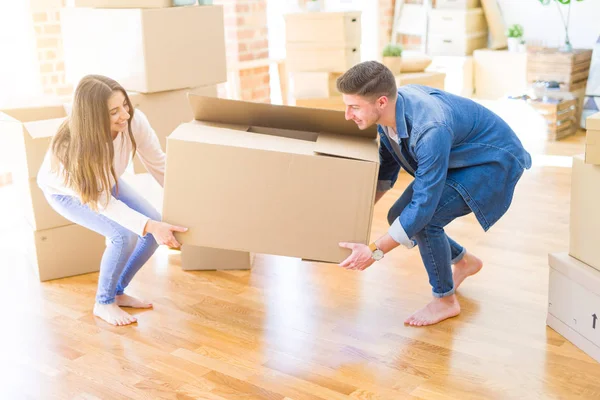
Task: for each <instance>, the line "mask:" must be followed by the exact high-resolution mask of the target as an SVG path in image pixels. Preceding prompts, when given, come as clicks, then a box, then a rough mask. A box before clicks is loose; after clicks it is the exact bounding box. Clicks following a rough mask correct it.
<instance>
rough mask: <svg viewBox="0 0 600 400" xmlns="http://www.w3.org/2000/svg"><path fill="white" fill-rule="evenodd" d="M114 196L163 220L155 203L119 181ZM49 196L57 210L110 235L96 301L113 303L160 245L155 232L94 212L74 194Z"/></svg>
mask: <svg viewBox="0 0 600 400" xmlns="http://www.w3.org/2000/svg"><path fill="white" fill-rule="evenodd" d="M113 196H114V197H116V198H117V199H119V200H121V201H122V202H123V203H125V204H127V205H128V206H129V207H130V208H132V209H134V210H136V211H138V212H140V213H142V214H144V215H145V216H147V217H149V218H151V219H153V220H156V221H160V220H161V216H160V214H159V212H158V211H156V210H155V209H154V207H152V205H151V204H150V203H149V202H148V201H147V200H146V199H144V198H143V197H142V196H140V195H139V194H138V193H137V192H136V191H135V190H134V189H133V188H132V187H131V186H129V185H127V184H126V183H125V182H123V181H122V180H119V193H118V194H117V193H116V192H115V190H114V188H113ZM46 199H47V200H48V202H49V203H50V205H51V206H52V208H53V209H54V210H56V212H58V213H59V214H61V215H62V216H63V217H65V218H66V219H68V220H69V221H72V222H74V223H75V224H78V225H81V226H83V227H85V228H88V229H91V230H93V231H94V232H97V233H99V234H101V235H103V236H105V237H106V238H107V241H106V250H105V251H104V255H103V256H102V262H101V264H100V276H99V278H98V291H97V293H96V302H97V303H99V304H111V303H113V302H114V301H115V296H116V295H121V294H123V292H124V291H125V288H126V287H127V285H129V282H131V279H133V277H134V275H135V274H136V273H137V272H138V271H139V270H140V268H142V266H143V265H144V264H145V263H146V262H147V261H148V259H149V258H150V257H152V255H153V254H154V252H155V251H156V249H157V248H158V243H156V240H155V239H154V237H153V236H152V235H151V234H146V236H144V237H140V236H138V235H136V234H135V233H133V232H131V231H130V230H128V229H125V228H123V227H122V226H121V225H119V224H118V223H116V222H115V221H113V220H111V219H109V218H107V217H105V216H103V215H101V214H98V213H97V212H94V211H92V210H91V209H90V208H89V207H88V206H87V205H83V204H81V202H80V201H79V199H77V198H76V197H73V196H64V195H56V194H53V195H47V196H46Z"/></svg>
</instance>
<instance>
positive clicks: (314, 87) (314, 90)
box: [293, 72, 342, 99]
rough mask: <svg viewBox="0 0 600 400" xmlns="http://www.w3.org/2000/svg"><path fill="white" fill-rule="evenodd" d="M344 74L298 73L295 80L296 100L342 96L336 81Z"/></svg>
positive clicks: (294, 77)
mask: <svg viewBox="0 0 600 400" xmlns="http://www.w3.org/2000/svg"><path fill="white" fill-rule="evenodd" d="M341 75H342V74H341V73H331V72H296V73H294V74H293V79H294V98H295V99H310V98H319V97H321V98H322V97H334V96H341V93H340V92H338V91H337V88H336V80H337V78H339V77H340V76H341Z"/></svg>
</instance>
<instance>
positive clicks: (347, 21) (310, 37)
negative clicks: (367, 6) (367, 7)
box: [284, 11, 362, 47]
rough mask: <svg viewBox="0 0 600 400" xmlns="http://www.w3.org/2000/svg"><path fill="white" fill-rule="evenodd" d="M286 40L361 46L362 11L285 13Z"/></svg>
mask: <svg viewBox="0 0 600 400" xmlns="http://www.w3.org/2000/svg"><path fill="white" fill-rule="evenodd" d="M284 18H285V40H286V42H288V43H289V42H303V43H306V42H309V43H327V44H330V45H337V46H342V47H344V46H359V45H360V43H361V41H362V39H361V20H360V18H361V13H360V11H347V12H326V11H323V12H318V13H316V12H299V13H291V14H286V15H284Z"/></svg>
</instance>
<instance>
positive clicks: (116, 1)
mask: <svg viewBox="0 0 600 400" xmlns="http://www.w3.org/2000/svg"><path fill="white" fill-rule="evenodd" d="M171 6H173V0H67V7H91V8H163V7H171Z"/></svg>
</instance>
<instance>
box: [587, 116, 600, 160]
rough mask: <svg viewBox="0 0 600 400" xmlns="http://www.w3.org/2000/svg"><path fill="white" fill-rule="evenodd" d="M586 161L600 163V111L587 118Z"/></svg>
mask: <svg viewBox="0 0 600 400" xmlns="http://www.w3.org/2000/svg"><path fill="white" fill-rule="evenodd" d="M585 128H586V130H587V132H586V134H585V162H586V163H587V164H595V165H600V113H596V114H593V115H590V116H589V117H587V118H586V120H585Z"/></svg>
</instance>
